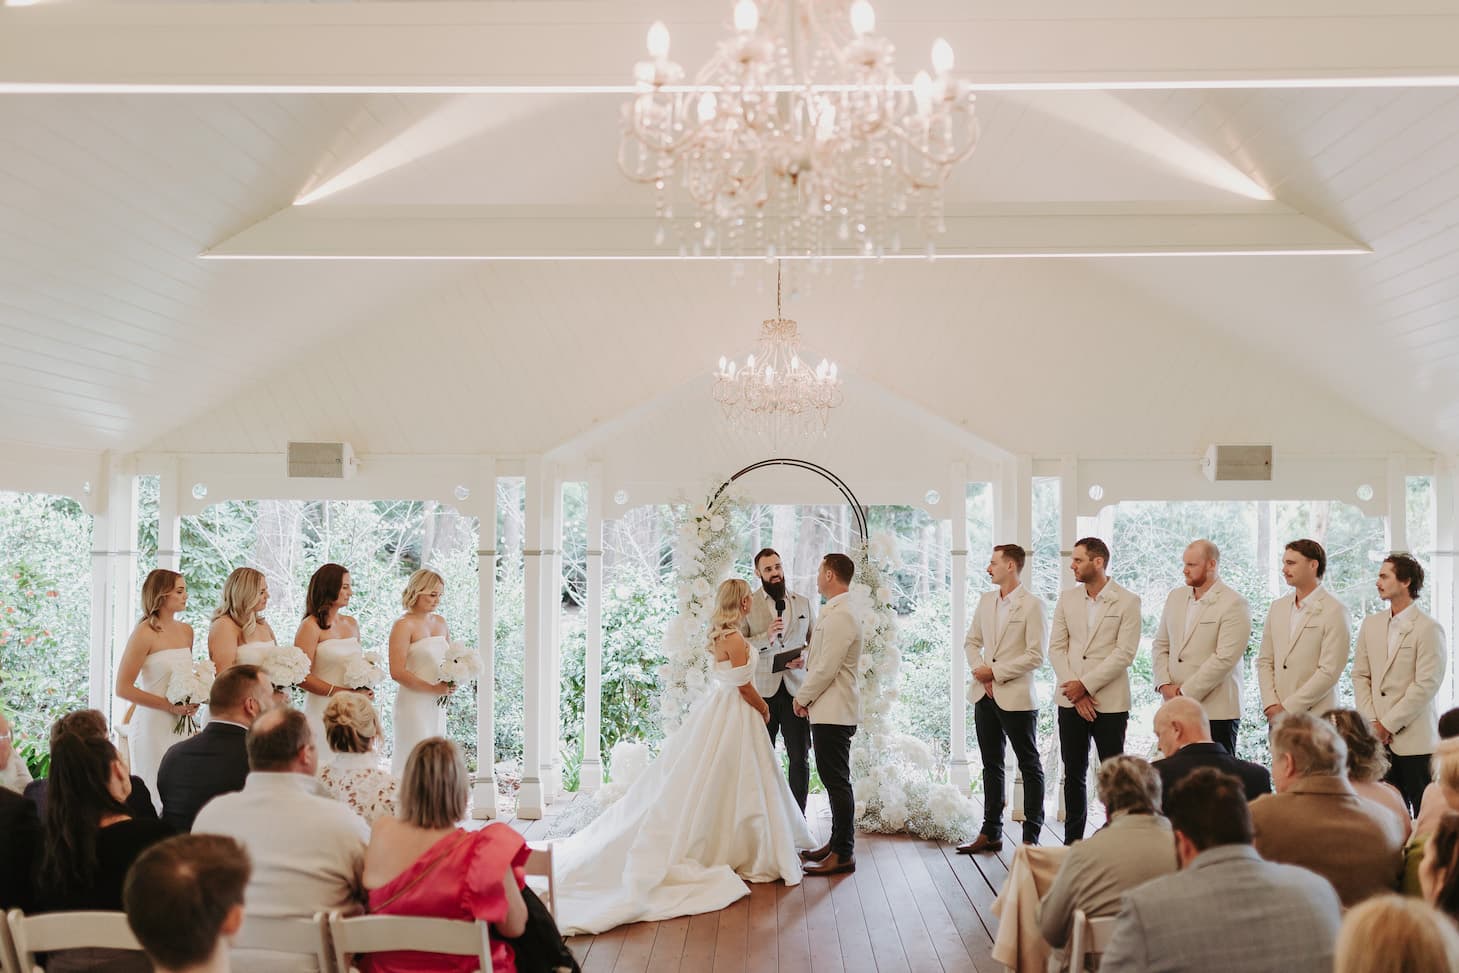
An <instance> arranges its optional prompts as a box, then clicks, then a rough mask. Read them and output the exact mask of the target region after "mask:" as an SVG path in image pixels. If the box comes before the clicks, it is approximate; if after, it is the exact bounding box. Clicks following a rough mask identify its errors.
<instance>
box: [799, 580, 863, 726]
mask: <svg viewBox="0 0 1459 973" xmlns="http://www.w3.org/2000/svg"><path fill="white" fill-rule="evenodd" d="M860 664H861V624H860V623H859V622H858V621H857V620H856V616H854V615H852V614H851V606H850V604H848V603H847V598H846V595H844V594H842V595H837V596H836V597H835V598H832V599H831V600H830V601H828V602H826V607H825V608H823V609H821V614H820V617H819V618H817V619H816V627H815V630H814V631H813V632H812V633H811V646H810V649H809V650H808V651H807V652H806V663H805V669H806V672H805V682H804V683H802V684H801V687H800V690H799V691H798V692H797V693H796V694H795V701H796V702H797V703H799V704H800V705H802V706H804V707H805V708H806V709H807V710H809V711H810V720H811V723H813V724H814V723H834V724H836V725H838V726H856V725H857V724H858V723H860V722H861V691H860V689H859V688H858V686H857V669H859V668H860Z"/></svg>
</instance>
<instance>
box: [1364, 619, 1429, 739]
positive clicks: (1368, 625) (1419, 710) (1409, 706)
mask: <svg viewBox="0 0 1459 973" xmlns="http://www.w3.org/2000/svg"><path fill="white" fill-rule="evenodd" d="M1399 624H1400V625H1402V626H1403V628H1401V629H1400V637H1399V643H1398V651H1396V652H1394V653H1393V658H1392V659H1390V658H1388V612H1386V611H1383V612H1379V613H1378V614H1376V615H1369V616H1368V617H1367V618H1365V619H1363V624H1362V626H1361V627H1360V628H1359V629H1358V646H1357V649H1356V651H1355V652H1354V653H1353V698H1354V700H1355V701H1356V703H1357V707H1358V712H1359V713H1362V714H1363V715H1364V716H1366V717H1367V718H1368V719H1370V720H1381V721H1382V723H1383V726H1384V727H1386V728H1387V729H1388V730H1389V731H1390V732H1392V734H1393V743H1392V748H1393V752H1394V753H1396V754H1398V755H1399V756H1401V757H1412V756H1416V755H1418V754H1425V753H1433V752H1434V748H1435V747H1437V746H1438V745H1439V715H1438V711H1437V710H1435V708H1434V697H1435V696H1437V695H1438V694H1439V687H1440V686H1441V685H1442V684H1443V682H1444V669H1445V667H1446V666H1447V665H1448V664H1449V654H1448V651H1447V650H1446V648H1445V645H1444V629H1443V627H1442V626H1440V625H1439V623H1438V622H1436V621H1434V619H1433V616H1431V615H1427V614H1425V613H1424V612H1423V611H1422V610H1421V609H1419V608H1418V607H1415V608H1414V610H1413V617H1412V618H1406V619H1404V620H1403V621H1401V622H1399Z"/></svg>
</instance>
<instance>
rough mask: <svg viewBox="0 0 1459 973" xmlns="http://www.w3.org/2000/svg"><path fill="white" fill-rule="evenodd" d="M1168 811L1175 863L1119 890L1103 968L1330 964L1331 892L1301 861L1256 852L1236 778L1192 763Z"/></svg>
mask: <svg viewBox="0 0 1459 973" xmlns="http://www.w3.org/2000/svg"><path fill="white" fill-rule="evenodd" d="M1166 811H1167V813H1168V814H1169V815H1170V823H1171V826H1172V827H1173V828H1174V829H1175V851H1176V857H1177V858H1179V859H1180V865H1181V871H1179V872H1176V873H1175V874H1174V875H1167V876H1165V877H1164V878H1157V879H1155V880H1154V881H1151V882H1146V883H1145V884H1144V885H1141V886H1140V887H1138V888H1136V889H1134V890H1133V891H1130V892H1127V893H1125V898H1124V907H1123V908H1122V909H1121V910H1120V914H1119V917H1118V918H1117V919H1116V920H1115V931H1114V935H1113V938H1112V939H1111V940H1110V943H1109V948H1108V949H1107V950H1106V951H1105V953H1104V958H1103V961H1102V962H1101V964H1100V967H1099V968H1100V970H1101V971H1103V973H1124V971H1147V970H1148V971H1161V973H1187V971H1189V973H1194V971H1203V970H1209V971H1212V973H1215V971H1220V973H1329V971H1330V970H1331V969H1332V962H1333V953H1334V950H1335V948H1336V945H1337V931H1338V927H1339V926H1340V925H1341V923H1342V910H1341V906H1340V905H1339V904H1338V899H1337V893H1336V892H1334V891H1333V890H1332V886H1331V885H1329V884H1328V883H1327V881H1325V880H1324V879H1323V878H1321V877H1320V876H1318V875H1314V874H1313V873H1312V872H1309V871H1307V870H1306V869H1305V868H1298V867H1296V866H1294V865H1277V864H1274V863H1272V862H1268V861H1265V860H1263V859H1262V857H1261V856H1260V855H1258V854H1257V853H1256V849H1255V848H1253V847H1252V844H1251V842H1252V826H1251V812H1250V811H1249V810H1248V809H1247V804H1246V791H1245V789H1244V788H1243V787H1242V784H1241V781H1240V780H1238V779H1236V778H1235V777H1232V776H1231V775H1229V774H1223V773H1221V772H1220V771H1218V770H1212V769H1210V768H1203V769H1201V770H1197V771H1195V772H1193V773H1192V774H1190V776H1188V777H1186V778H1185V779H1184V780H1182V781H1181V782H1180V783H1179V784H1177V785H1176V787H1175V790H1174V792H1173V793H1172V794H1171V795H1170V799H1169V800H1168V801H1167V802H1166Z"/></svg>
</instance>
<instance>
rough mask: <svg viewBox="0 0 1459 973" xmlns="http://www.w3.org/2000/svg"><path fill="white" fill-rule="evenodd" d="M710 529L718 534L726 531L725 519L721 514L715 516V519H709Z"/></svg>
mask: <svg viewBox="0 0 1459 973" xmlns="http://www.w3.org/2000/svg"><path fill="white" fill-rule="evenodd" d="M709 529H710V530H712V531H714V532H715V533H716V534H718V533H719V532H720V531H722V530H724V518H723V517H721V516H720V515H719V514H715V515H714V516H713V517H711V518H709Z"/></svg>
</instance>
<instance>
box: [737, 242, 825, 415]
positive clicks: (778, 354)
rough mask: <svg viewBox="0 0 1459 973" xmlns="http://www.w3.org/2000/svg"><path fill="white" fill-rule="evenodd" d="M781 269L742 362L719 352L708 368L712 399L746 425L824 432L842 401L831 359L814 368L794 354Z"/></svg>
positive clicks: (796, 344) (795, 334) (796, 335)
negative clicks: (767, 311) (770, 306)
mask: <svg viewBox="0 0 1459 973" xmlns="http://www.w3.org/2000/svg"><path fill="white" fill-rule="evenodd" d="M780 302H781V275H780V267H779V262H778V261H777V264H776V268H775V317H773V318H769V319H767V320H766V321H764V322H763V323H762V324H761V326H760V341H759V344H758V345H757V346H756V349H755V353H754V354H753V355H751V356H750V357H749V358H748V359H746V361H745V364H744V367H740V366H739V365H738V364H737V363H736V362H734V361H731V360H728V359H726V358H723V357H721V358H720V360H719V370H718V371H716V372H715V373H714V400H715V401H716V402H718V403H719V404H720V406H721V407H723V409H724V412H725V417H726V418H728V419H729V420H730V421H731V422H732V423H735V424H737V425H740V426H742V427H745V428H747V429H749V430H751V431H755V432H762V433H769V434H770V435H771V437H772V438H777V437H778V436H780V435H781V434H792V435H802V436H812V435H824V434H825V432H826V425H827V422H828V421H829V419H830V417H831V410H832V409H834V408H836V407H837V406H838V405H840V404H841V402H842V398H843V396H842V394H841V379H840V378H839V377H838V376H837V374H836V365H835V363H834V362H829V361H827V360H826V359H824V358H823V359H821V363H820V364H819V365H817V366H816V367H815V368H814V369H812V368H810V367H808V366H807V365H806V364H805V363H804V362H802V361H801V360H800V331H799V329H798V328H797V327H796V324H795V322H794V321H792V320H790V319H789V318H787V317H786V316H785V315H784V313H783V312H782V310H781V306H780Z"/></svg>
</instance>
